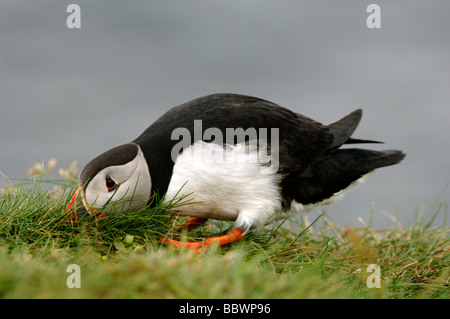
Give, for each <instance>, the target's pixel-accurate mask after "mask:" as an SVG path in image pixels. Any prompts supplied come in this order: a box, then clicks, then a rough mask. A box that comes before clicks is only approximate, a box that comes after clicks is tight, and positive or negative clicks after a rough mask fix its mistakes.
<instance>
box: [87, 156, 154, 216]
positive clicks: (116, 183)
mask: <svg viewBox="0 0 450 319" xmlns="http://www.w3.org/2000/svg"><path fill="white" fill-rule="evenodd" d="M151 188H152V185H151V179H150V173H149V170H148V165H147V162H146V160H145V157H144V154H143V153H142V151H141V149H140V148H139V150H138V153H137V155H136V157H135V158H134V159H133V160H132V161H130V162H128V163H126V164H124V165H117V166H109V167H106V168H104V169H102V170H101V171H99V172H98V173H97V174H96V175H95V176H94V177H93V178H92V179H91V180H90V182H89V183H88V185H87V187H86V188H85V189H84V194H83V196H82V198H83V204H84V206H85V207H86V209H87V210H88V211H91V212H92V211H94V210H98V209H101V210H102V212H106V213H109V212H121V211H123V210H125V209H132V210H135V209H138V208H141V207H143V206H145V205H146V204H147V202H148V200H149V198H150V194H151ZM106 204H108V206H107V207H106V209H105V208H103V206H104V205H106Z"/></svg>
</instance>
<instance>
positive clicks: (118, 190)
mask: <svg viewBox="0 0 450 319" xmlns="http://www.w3.org/2000/svg"><path fill="white" fill-rule="evenodd" d="M361 116H362V111H361V110H356V111H354V112H352V113H350V114H349V115H347V116H345V117H343V118H342V119H340V120H339V121H336V122H334V123H331V124H329V125H322V124H320V123H318V122H316V121H314V120H312V119H309V118H308V117H305V116H303V115H301V114H298V113H295V112H293V111H290V110H288V109H286V108H283V107H281V106H279V105H277V104H274V103H272V102H269V101H266V100H263V99H260V98H256V97H250V96H243V95H237V94H212V95H208V96H204V97H200V98H197V99H195V100H192V101H190V102H187V103H184V104H182V105H180V106H177V107H174V108H172V109H171V110H169V111H168V112H166V113H165V114H164V115H162V116H161V117H160V118H159V119H158V120H157V121H156V122H154V123H153V124H152V125H151V126H150V127H148V128H147V129H146V130H145V131H144V132H143V133H142V134H141V135H140V136H139V137H138V138H136V139H135V140H134V141H132V142H130V143H128V144H124V145H121V146H117V147H115V148H113V149H111V150H109V151H107V152H105V153H103V154H101V155H99V156H98V157H96V158H94V159H93V160H92V161H91V162H90V163H88V164H87V165H86V166H85V167H84V169H83V170H82V172H81V173H80V176H79V187H78V189H77V191H76V192H75V194H74V195H73V197H72V200H71V201H70V203H69V205H68V210H69V209H70V208H71V207H72V205H73V203H74V202H75V200H76V198H77V196H79V195H81V198H82V201H83V204H84V207H85V208H86V210H88V211H89V212H91V213H95V212H97V211H101V212H104V213H108V209H110V207H113V206H112V205H111V203H114V202H120V203H121V205H122V206H120V207H121V208H122V209H133V208H138V207H142V205H146V204H148V203H149V200H150V198H151V197H152V195H153V194H154V193H155V192H158V193H159V194H160V195H163V194H165V197H164V200H165V201H170V200H173V199H174V198H175V197H177V196H181V195H187V198H186V200H187V201H190V202H191V204H187V205H183V206H181V207H178V208H177V213H178V214H180V215H182V216H190V217H192V218H191V219H189V220H188V221H187V222H186V223H185V224H184V225H182V226H181V229H190V228H193V227H195V226H197V225H198V224H200V223H202V222H205V221H206V220H207V219H209V218H211V219H217V220H227V221H235V224H234V228H233V229H232V231H231V232H230V233H229V234H227V235H224V236H220V237H211V238H208V239H207V240H205V241H203V242H180V241H176V240H173V239H164V240H162V241H164V242H165V243H166V244H167V245H169V246H172V247H174V248H179V247H186V248H191V249H194V250H199V249H202V248H203V249H205V248H207V247H209V245H211V244H212V243H214V244H218V245H223V244H228V243H231V242H235V241H238V240H240V239H242V238H243V236H244V235H245V233H246V232H248V231H249V230H251V229H258V228H261V227H262V226H264V225H265V224H268V223H270V222H272V221H274V220H277V219H280V218H285V217H287V216H289V215H291V214H294V213H296V212H302V211H308V210H310V209H312V208H314V207H315V206H317V205H323V204H330V203H333V202H334V201H336V200H337V199H339V198H341V197H342V195H343V193H344V192H345V191H346V190H348V189H350V188H353V187H354V186H357V185H359V184H361V182H363V181H364V179H365V178H366V177H367V176H368V175H369V174H370V173H371V172H373V171H374V170H375V169H377V168H379V167H384V166H389V165H394V164H397V163H399V162H400V161H401V160H402V159H403V158H404V156H405V154H404V153H402V152H401V151H397V150H387V151H374V150H367V149H357V148H340V147H341V146H342V145H344V144H357V143H380V142H377V141H372V140H361V139H355V138H352V137H351V135H352V134H353V132H354V131H355V129H356V127H357V126H358V123H359V122H360V120H361ZM225 137H226V138H225ZM124 199H126V200H124ZM106 204H108V205H106ZM105 205H106V206H105Z"/></svg>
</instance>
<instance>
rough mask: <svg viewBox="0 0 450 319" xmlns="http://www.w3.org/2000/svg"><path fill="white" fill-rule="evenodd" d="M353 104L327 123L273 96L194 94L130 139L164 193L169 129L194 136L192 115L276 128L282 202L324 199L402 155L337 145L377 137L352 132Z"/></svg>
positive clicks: (214, 123)
mask: <svg viewBox="0 0 450 319" xmlns="http://www.w3.org/2000/svg"><path fill="white" fill-rule="evenodd" d="M361 116H362V111H361V110H356V111H354V112H352V113H350V114H349V115H347V116H346V117H344V118H342V119H341V120H339V121H336V122H334V123H332V124H330V125H328V126H326V125H323V124H321V123H319V122H316V121H314V120H312V119H310V118H308V117H306V116H304V115H301V114H298V113H295V112H293V111H291V110H288V109H286V108H284V107H281V106H279V105H277V104H274V103H272V102H269V101H266V100H263V99H259V98H256V97H250V96H243V95H237V94H213V95H208V96H204V97H200V98H197V99H195V100H192V101H190V102H187V103H184V104H182V105H180V106H177V107H174V108H173V109H171V110H169V111H168V112H166V113H165V114H164V115H163V116H161V117H160V118H159V119H158V120H157V121H156V122H154V123H153V124H152V125H151V126H150V127H149V128H148V129H146V130H145V131H144V132H143V133H142V134H141V135H140V136H139V137H138V138H136V139H135V140H134V141H133V143H136V144H138V145H140V147H141V149H142V151H143V152H144V154H145V157H146V159H147V162H148V164H149V169H150V171H151V172H152V190H153V191H154V192H156V191H157V192H159V194H164V193H165V191H166V190H167V187H168V185H169V182H170V178H171V175H172V169H173V165H174V162H173V161H172V159H171V150H172V148H173V147H174V145H175V144H176V143H177V142H178V141H177V140H172V139H171V134H170V132H172V131H173V130H174V129H176V128H178V127H183V128H187V129H188V130H189V131H190V133H191V136H192V141H191V142H192V143H194V142H195V140H194V120H202V125H203V128H204V129H205V128H208V127H215V128H218V129H220V130H221V131H222V132H223V135H224V136H225V130H226V128H230V127H241V128H243V129H244V130H245V129H248V128H251V127H254V128H267V129H268V136H267V142H268V143H269V144H270V140H271V138H270V131H271V130H270V129H271V128H278V129H279V170H278V173H280V174H282V175H283V176H284V177H283V179H282V181H281V188H282V197H283V206H284V208H289V206H290V202H291V201H292V200H296V201H297V202H299V203H302V204H312V203H317V202H320V201H323V200H325V199H327V198H329V197H330V196H332V195H333V194H334V193H336V192H338V191H340V190H342V189H345V188H346V187H347V186H349V185H350V184H351V183H352V182H354V181H356V180H357V179H359V178H360V177H361V176H363V175H364V174H366V173H369V172H371V171H373V170H374V169H376V168H379V167H383V166H389V165H393V164H396V163H398V162H400V161H401V160H402V159H403V158H404V156H405V155H404V154H403V153H402V152H401V151H372V150H364V149H339V148H340V147H341V146H342V145H343V144H357V143H380V142H377V141H372V140H361V139H353V138H351V134H353V132H354V131H355V129H356V127H357V126H358V123H359V121H360V119H361Z"/></svg>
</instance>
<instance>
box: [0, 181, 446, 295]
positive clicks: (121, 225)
mask: <svg viewBox="0 0 450 319" xmlns="http://www.w3.org/2000/svg"><path fill="white" fill-rule="evenodd" d="M55 185H56V186H58V187H59V188H58V189H57V190H56V191H55V190H53V189H52V188H53V187H54V186H55ZM74 189H75V184H74V183H73V181H71V182H67V181H65V182H63V181H53V182H49V183H46V182H43V181H42V179H41V178H37V179H32V180H30V181H29V182H27V183H24V182H23V181H22V182H20V183H17V184H16V185H14V186H12V185H10V186H7V187H5V188H3V189H1V190H0V297H1V298H443V299H448V298H450V288H449V277H450V268H449V261H450V245H449V237H448V235H449V228H448V226H446V223H445V216H446V214H447V206H446V205H447V204H446V203H445V202H443V201H441V200H438V201H437V202H436V203H434V204H433V205H431V206H430V207H429V208H427V209H422V210H421V211H419V212H418V213H417V216H416V219H415V222H414V224H413V225H412V226H411V227H408V228H402V227H400V226H399V225H398V224H396V225H393V227H392V228H389V229H383V230H376V229H372V228H371V227H370V225H369V226H367V225H365V224H363V225H362V226H361V227H347V228H342V227H339V226H338V225H336V224H335V223H333V222H331V221H330V220H329V218H328V217H327V216H326V214H325V215H323V216H321V217H320V218H318V219H317V220H316V222H315V223H314V225H312V226H311V225H308V223H305V222H301V221H295V220H288V221H285V222H284V223H283V224H282V225H280V224H275V225H271V226H268V227H266V228H264V229H263V230H262V231H261V232H258V233H250V234H249V235H248V236H246V237H245V238H244V240H242V241H241V242H239V243H237V244H233V245H229V246H226V247H223V248H217V249H211V250H209V251H208V252H207V253H200V254H193V253H191V252H190V251H174V250H172V249H170V248H167V247H165V246H164V245H162V244H161V243H160V242H159V241H158V240H157V239H158V238H161V237H163V236H167V234H168V233H169V232H170V231H171V230H173V227H174V225H175V224H178V223H180V222H181V219H177V218H176V217H173V216H170V215H168V214H167V213H168V212H169V211H170V210H171V209H173V206H174V205H176V204H171V205H162V204H160V203H157V205H156V207H155V208H143V209H141V210H139V211H136V212H124V213H123V214H117V215H109V216H107V217H106V218H104V219H101V220H98V221H97V220H95V218H94V217H93V216H86V215H79V214H76V213H75V212H70V213H67V212H66V211H65V207H66V205H67V203H68V200H69V199H70V194H71V193H73V191H74ZM155 200H156V201H157V199H156V198H155ZM438 216H444V222H443V223H442V224H440V225H435V224H436V222H435V220H436V218H437V217H438ZM230 227H232V223H225V222H224V223H222V222H210V223H208V224H206V225H205V226H202V227H199V228H198V229H196V230H193V231H191V232H189V233H183V234H182V235H180V236H181V237H183V238H185V239H188V240H200V239H202V238H205V237H209V236H215V235H218V234H223V233H226V232H227V231H229V230H230ZM70 264H77V265H79V266H80V269H81V277H80V278H81V288H79V289H78V288H73V289H69V288H68V287H67V285H66V279H67V277H68V276H69V275H70V273H68V272H66V270H67V266H68V265H70ZM369 264H377V265H379V266H380V268H381V288H368V287H367V284H366V280H367V277H368V276H369V275H370V273H367V271H366V269H367V266H368V265H369Z"/></svg>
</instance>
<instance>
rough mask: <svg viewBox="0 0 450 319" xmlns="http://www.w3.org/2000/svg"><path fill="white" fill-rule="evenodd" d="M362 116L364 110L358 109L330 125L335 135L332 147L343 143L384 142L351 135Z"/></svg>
mask: <svg viewBox="0 0 450 319" xmlns="http://www.w3.org/2000/svg"><path fill="white" fill-rule="evenodd" d="M361 117H362V110H361V109H358V110H356V111H353V112H352V113H350V114H348V115H347V116H344V117H343V118H341V119H340V120H338V121H336V122H333V123H331V124H329V125H328V129H329V130H330V133H331V134H333V136H334V141H333V144H332V145H331V147H330V149H336V148H339V147H340V146H341V145H342V144H362V143H383V142H380V141H373V140H363V139H358V138H352V137H351V135H352V134H353V132H354V131H355V130H356V128H357V127H358V124H359V122H360V121H361Z"/></svg>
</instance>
